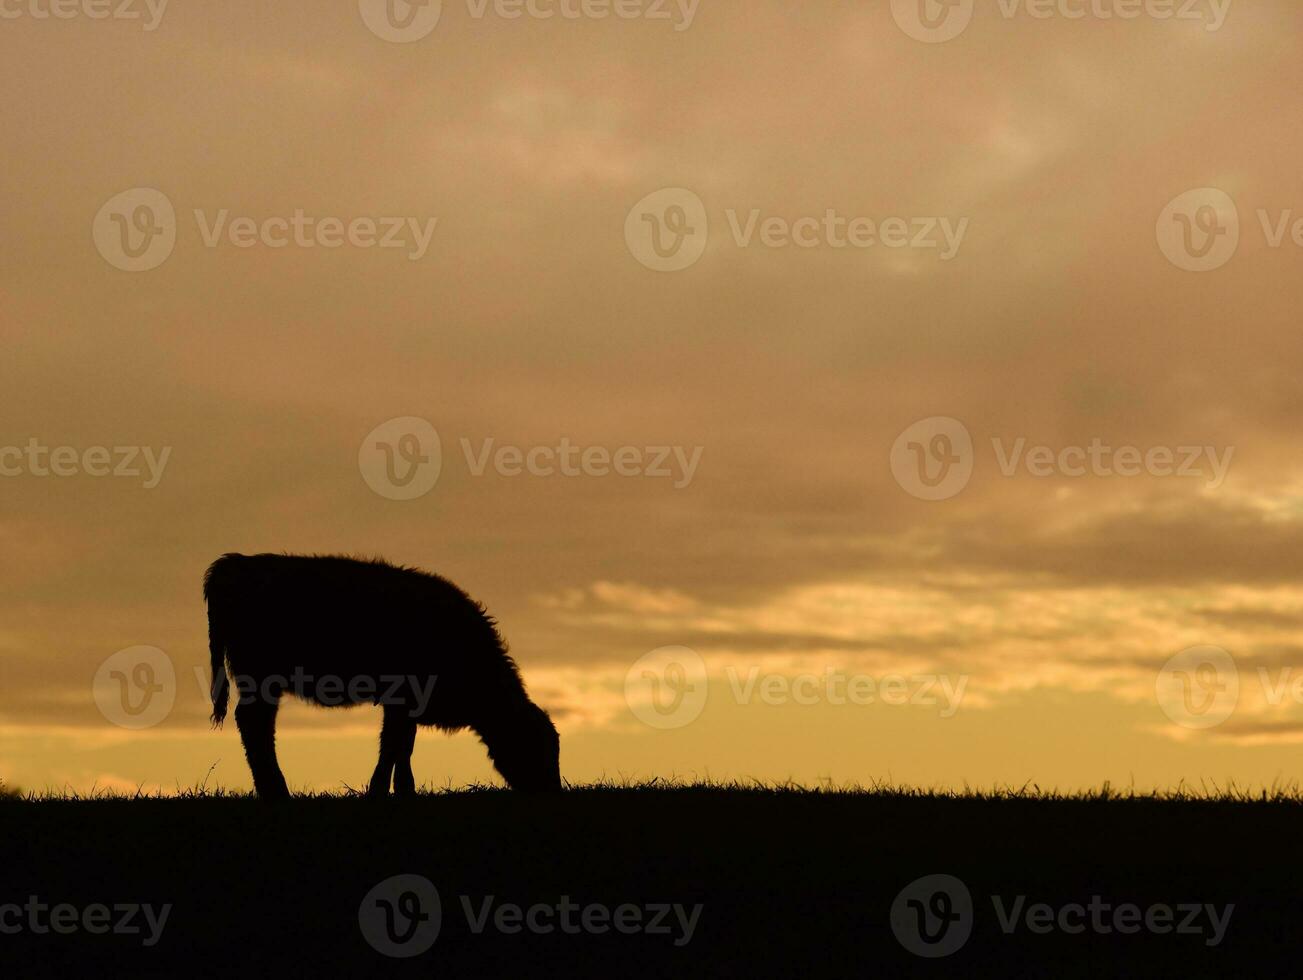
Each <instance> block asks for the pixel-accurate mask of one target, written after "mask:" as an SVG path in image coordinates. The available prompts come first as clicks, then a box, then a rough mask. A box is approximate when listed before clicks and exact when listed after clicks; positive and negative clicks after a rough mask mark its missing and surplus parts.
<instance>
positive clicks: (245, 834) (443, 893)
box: [0, 784, 1303, 977]
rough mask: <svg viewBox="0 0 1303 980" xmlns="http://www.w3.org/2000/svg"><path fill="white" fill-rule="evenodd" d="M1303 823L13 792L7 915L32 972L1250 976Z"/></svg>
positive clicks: (1238, 809)
mask: <svg viewBox="0 0 1303 980" xmlns="http://www.w3.org/2000/svg"><path fill="white" fill-rule="evenodd" d="M1300 822H1303V807H1301V806H1300V802H1299V798H1298V795H1297V793H1293V792H1290V793H1276V794H1256V795H1249V794H1235V793H1230V794H1220V795H1212V796H1205V795H1200V794H1186V793H1178V794H1175V795H1171V796H1166V797H1146V796H1136V795H1123V796H1118V795H1116V794H1113V793H1109V792H1103V793H1098V794H1092V795H1088V796H1078V797H1062V796H1056V795H1053V794H1039V793H1035V792H1030V791H1024V792H1012V793H1011V792H1005V793H996V794H986V795H978V794H974V795H944V794H941V795H936V794H927V793H910V792H898V791H884V790H880V791H872V792H820V791H807V790H798V789H787V788H766V787H753V788H747V787H741V786H715V785H694V786H674V785H662V784H650V785H643V786H634V787H627V786H626V787H619V786H599V787H586V788H580V789H574V790H571V791H569V792H567V793H565V794H563V795H560V796H555V797H528V796H523V795H520V794H514V793H510V792H506V791H499V790H488V789H483V790H471V791H462V792H436V793H428V794H422V795H421V796H419V797H418V798H416V799H414V800H410V801H399V800H394V799H390V800H382V801H375V800H367V799H365V798H361V797H357V796H351V795H346V796H337V795H336V796H332V795H319V796H301V797H298V798H296V799H294V800H292V801H290V802H289V803H285V804H280V805H266V804H263V803H260V802H259V801H257V800H255V799H251V798H248V797H243V796H238V795H231V794H224V793H216V794H213V793H207V794H205V793H191V794H183V795H182V796H180V797H179V798H136V799H125V798H113V797H108V796H105V795H97V796H94V797H92V798H72V797H66V796H65V797H49V796H46V797H42V798H34V797H31V796H28V797H26V798H23V797H12V796H11V797H7V798H4V799H0V833H2V838H0V839H3V845H0V846H2V847H3V853H2V854H0V866H2V867H3V868H4V871H3V879H2V881H3V893H2V894H0V904H3V903H14V904H17V905H19V906H23V908H21V909H20V910H19V911H18V912H17V913H15V912H14V911H12V910H9V911H6V912H0V921H2V922H3V923H4V924H5V925H6V928H7V929H12V927H13V924H14V923H15V922H19V921H20V922H21V925H22V927H21V929H20V931H17V932H11V933H10V934H6V935H3V936H0V950H2V951H3V955H4V958H5V961H6V962H7V963H8V964H11V965H18V966H19V969H18V971H17V972H15V973H11V974H10V975H14V976H20V975H22V976H25V975H34V974H46V973H62V974H64V975H66V976H84V975H99V974H102V973H105V972H108V973H112V974H141V973H144V974H151V975H152V974H167V975H201V976H210V975H217V974H218V973H225V974H227V975H232V976H241V975H248V976H261V975H264V974H266V973H268V972H270V971H273V970H285V971H288V974H287V975H294V976H308V975H312V974H313V973H318V974H319V975H322V976H336V975H341V974H351V975H371V974H375V975H421V976H426V977H429V976H450V975H453V974H454V973H455V972H457V971H463V970H465V971H472V970H473V971H475V974H476V975H487V976H493V975H498V974H506V973H507V972H508V971H510V972H512V973H519V972H522V971H528V973H529V974H530V975H535V974H537V975H547V976H551V975H556V976H566V975H571V976H573V975H585V976H588V975H592V976H607V977H610V976H633V975H637V976H642V975H654V976H750V975H755V976H799V975H817V974H830V973H831V974H836V975H843V976H847V975H853V976H875V975H879V974H882V975H887V976H898V975H940V974H943V973H948V974H959V975H965V974H972V973H988V974H989V973H998V974H1000V975H1006V976H1007V975H1027V974H1037V975H1051V974H1058V975H1063V974H1070V975H1083V974H1094V975H1137V976H1138V975H1145V976H1155V975H1160V976H1167V975H1171V976H1178V975H1226V976H1233V975H1234V976H1244V975H1250V974H1253V973H1254V972H1259V971H1266V970H1267V969H1273V972H1278V971H1279V970H1280V969H1282V968H1284V967H1287V966H1290V965H1291V964H1292V961H1293V960H1294V959H1295V958H1296V951H1297V950H1298V949H1299V947H1300V943H1301V942H1303V939H1301V938H1300V932H1299V930H1298V928H1297V919H1298V911H1297V910H1298V908H1299V899H1300V895H1301V894H1303V889H1301V888H1300V887H1299V885H1298V883H1297V876H1298V870H1297V869H1298V868H1299V866H1300V862H1299V857H1300V852H1301V851H1303V842H1301V841H1303V835H1300V834H1299V832H1298V831H1299V827H1300ZM397 875H417V876H420V877H421V878H424V879H427V880H428V882H429V883H431V884H432V885H433V886H434V888H435V889H436V890H437V893H438V905H439V910H437V911H436V910H434V909H433V903H432V902H431V901H430V900H429V898H428V894H425V893H423V892H422V890H421V889H422V888H423V887H424V886H419V887H415V886H412V885H411V881H412V879H400V880H399V881H398V882H397V883H392V884H387V885H382V882H386V881H387V879H390V878H391V877H393V876H397ZM931 875H949V876H953V878H954V879H958V881H959V882H962V886H963V888H964V889H966V891H967V893H968V895H969V896H970V898H971V903H972V914H971V916H970V917H969V918H968V920H967V922H966V923H965V922H964V921H963V920H962V913H961V911H960V910H961V906H962V899H960V898H959V896H958V894H957V893H955V892H954V886H953V883H946V884H945V888H948V889H950V891H949V892H948V893H947V895H946V896H941V895H940V894H939V892H938V888H937V886H936V885H935V883H926V882H925V883H924V884H923V885H921V886H915V890H914V891H913V892H907V893H906V895H905V896H903V897H902V899H901V901H900V902H899V903H897V914H898V925H899V926H900V928H901V929H903V930H904V934H905V935H906V937H907V940H909V941H910V942H914V944H915V945H916V946H918V948H920V949H923V950H924V951H931V952H935V951H937V949H938V948H939V946H940V945H941V944H944V943H946V942H947V941H949V942H952V943H953V942H959V941H960V940H962V936H963V935H964V934H967V935H968V938H967V940H966V941H962V943H961V944H960V945H959V948H958V949H957V950H956V951H955V952H953V953H952V954H951V955H949V956H947V957H944V958H939V959H927V958H924V957H921V956H918V955H916V954H915V953H913V952H911V951H909V950H907V949H906V946H905V945H904V944H903V943H902V940H901V939H900V938H899V937H898V934H897V932H898V930H893V927H892V909H893V902H896V899H897V896H898V895H900V894H901V892H902V890H904V889H906V888H907V886H909V885H910V883H911V882H914V881H916V880H917V879H920V878H924V877H926V876H931ZM377 886H380V887H379V890H378V891H377ZM920 888H921V889H922V890H921V891H919V889H920ZM386 889H388V890H386ZM423 895H424V897H422V896H423ZM29 896H35V901H36V902H39V903H42V904H44V905H48V906H55V905H59V904H61V903H66V904H67V905H69V906H72V907H73V908H75V910H76V912H75V913H73V912H68V911H65V912H63V913H62V914H63V915H64V917H65V927H64V929H63V933H62V934H55V933H54V932H52V931H51V932H47V933H46V934H38V933H37V932H36V931H34V928H33V926H32V922H33V919H32V916H33V914H35V915H36V916H37V919H36V922H37V924H38V925H39V924H40V921H41V920H40V915H41V913H40V911H39V908H38V909H37V911H36V912H35V913H33V911H32V909H30V908H28V907H26V904H25V903H29ZM1019 896H1025V897H1024V898H1023V899H1022V900H1021V902H1020V901H1019ZM911 898H913V899H914V904H912V905H911V904H910V899H911ZM364 899H365V900H366V901H364ZM417 899H420V901H419V903H417ZM131 903H135V904H139V905H141V906H146V905H148V906H150V907H151V909H152V910H153V914H154V920H158V919H159V918H160V914H159V913H160V911H161V909H162V907H163V906H164V905H168V904H170V905H171V909H170V911H169V912H168V913H167V917H166V920H165V921H164V922H163V924H162V927H161V930H160V929H151V926H150V919H149V918H148V917H146V916H145V915H144V913H143V912H141V913H140V914H137V915H136V916H135V917H134V920H135V922H136V925H137V926H138V927H139V928H140V931H139V932H136V933H133V932H130V931H118V932H114V931H112V929H111V928H110V931H108V932H107V933H106V934H103V935H94V934H91V933H90V932H88V931H87V928H86V921H85V910H86V909H88V908H91V907H93V906H96V905H103V906H108V907H110V913H109V917H110V919H113V918H114V916H116V915H119V914H121V913H120V912H114V911H113V910H112V909H113V907H114V906H120V905H123V904H131ZM414 903H416V904H414ZM1042 903H1044V904H1045V905H1047V906H1048V907H1049V910H1048V912H1047V911H1038V910H1037V908H1036V907H1037V906H1039V905H1040V904H1042ZM1092 903H1093V904H1092ZM1230 905H1233V906H1234V908H1233V910H1230V911H1227V909H1226V907H1227V906H1230ZM516 906H519V907H520V911H519V914H517V913H516V912H515V911H513V910H514V908H515V907H516ZM1129 906H1135V907H1136V912H1135V913H1132V912H1131V911H1130V908H1129ZM1077 907H1080V908H1081V912H1080V913H1078V911H1077ZM1196 907H1197V908H1198V909H1199V911H1198V913H1197V914H1196V913H1195V912H1193V911H1192V910H1193V909H1195V908H1196ZM1209 907H1211V909H1210V908H1209ZM360 909H361V910H362V918H367V917H368V916H369V917H370V918H369V921H370V926H369V927H368V926H364V924H363V921H362V919H360V918H359V910H360ZM531 909H532V910H533V911H532V912H531ZM925 909H926V910H930V911H931V912H934V913H936V914H938V915H945V916H947V917H949V916H952V915H960V916H961V918H960V919H959V920H955V922H951V923H946V922H943V921H942V920H941V919H937V918H931V919H927V918H925V917H924V916H923V911H922V910H925ZM418 910H419V911H418ZM1164 910H1167V911H1166V912H1165V911H1164ZM432 912H433V915H431V913H432ZM440 912H441V914H440ZM49 914H50V913H49V912H48V911H47V912H46V913H45V915H46V923H47V925H48V919H49ZM74 914H75V916H76V917H77V924H76V925H75V927H74V928H72V929H71V930H69V929H68V928H67V922H70V921H72V917H73V916H74ZM1029 915H1030V916H1031V919H1030V920H1029V918H1028V916H1029ZM1047 916H1048V918H1047ZM901 917H903V918H901ZM617 922H618V925H619V928H618V929H617V928H616V924H617ZM920 922H923V923H924V931H925V932H927V933H928V934H929V935H928V937H927V938H926V939H924V940H922V941H921V943H920V942H919V941H917V939H916V937H917V935H918V930H917V925H918V923H920ZM1047 922H1048V923H1049V929H1048V931H1043V930H1045V929H1046V923H1047ZM1137 922H1138V927H1137ZM902 923H903V924H902ZM92 924H94V925H96V926H97V927H100V924H99V923H97V922H96V923H92ZM111 924H112V923H110V925H111ZM377 924H379V925H377ZM436 925H437V936H436V935H434V934H432V931H431V930H433V929H434V928H435V926H436ZM911 925H912V926H913V928H914V932H913V934H912V936H911V933H910V929H911ZM381 926H383V927H384V928H386V929H388V930H389V931H388V933H387V936H388V937H389V939H390V940H391V941H393V942H398V941H399V940H405V941H407V942H408V943H409V945H408V946H406V947H402V948H404V949H406V950H408V951H410V950H411V948H412V945H416V946H422V947H428V948H424V951H422V952H419V954H417V955H414V956H411V957H410V958H391V957H389V956H387V955H385V954H384V953H382V952H380V951H378V950H377V949H376V948H374V947H373V945H372V944H371V943H369V942H368V939H367V938H366V935H365V934H364V929H365V928H370V929H371V930H372V932H371V934H372V935H375V934H376V933H375V930H376V929H377V928H380V927H381ZM1061 926H1062V928H1061ZM129 927H130V923H128V924H127V928H128V929H129ZM1079 927H1080V931H1078V928H1079ZM970 928H971V933H970V932H969V929H970ZM1133 928H1134V929H1135V931H1131V930H1132V929H1133ZM952 929H953V930H958V931H957V932H951V931H950V930H952ZM477 930H478V931H477ZM1007 930H1012V931H1007ZM1038 930H1042V931H1038ZM151 935H156V936H157V941H156V942H155V943H154V944H153V945H146V942H147V940H149V939H150V938H151ZM430 939H432V940H433V941H432V943H431V942H426V941H425V940H430ZM929 939H930V940H931V942H929V941H928V940H929ZM380 942H381V944H382V945H383V944H384V942H385V940H384V939H381V940H380ZM399 945H400V946H401V944H399ZM393 948H398V947H393ZM74 971H75V972H74Z"/></svg>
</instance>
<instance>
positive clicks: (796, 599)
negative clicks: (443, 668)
mask: <svg viewBox="0 0 1303 980" xmlns="http://www.w3.org/2000/svg"><path fill="white" fill-rule="evenodd" d="M919 3H922V4H923V6H922V7H920V6H919V5H918V4H919ZM56 7H57V9H58V13H59V14H60V15H59V16H55V15H54V13H55V8H56ZM603 12H608V14H609V15H608V16H604V17H603V16H599V15H600V14H601V13H603ZM513 13H518V14H519V16H509V15H511V14H513ZM548 13H551V14H552V16H550V17H548V16H545V15H547V14H548ZM617 14H618V15H617ZM102 15H103V16H102ZM132 15H136V16H132ZM436 15H437V17H436ZM1301 27H1303V10H1300V9H1299V7H1298V5H1297V4H1295V3H1292V2H1287V0H1256V2H1254V3H1247V2H1243V0H1232V2H1230V3H1226V2H1225V0H1218V2H1216V3H1214V2H1213V0H1201V2H1200V0H1196V2H1187V0H1182V3H1181V4H1172V3H1164V2H1162V0H1150V2H1146V3H1136V2H1133V0H1090V2H1089V3H1087V2H1082V0H1059V2H1051V3H1046V2H1044V0H1039V2H1032V3H1026V2H1023V3H1017V2H1014V0H990V2H986V0H976V3H975V4H974V3H971V2H965V0H958V2H957V3H955V4H951V5H942V4H940V3H938V2H937V0H912V2H906V0H895V2H891V3H888V2H886V0H881V2H871V0H870V2H864V3H854V4H845V3H833V2H813V3H803V4H795V3H780V2H770V0H748V2H745V3H743V2H739V0H733V2H723V0H716V2H711V0H700V3H698V4H692V3H689V2H684V3H677V2H670V3H661V2H660V0H645V2H640V0H618V2H613V3H610V4H602V3H598V2H592V3H589V4H588V5H587V6H585V5H583V4H581V3H579V2H578V0H564V2H563V0H555V2H551V3H550V2H548V0H534V2H533V3H531V4H530V5H528V6H525V5H515V4H512V3H510V2H508V3H495V2H489V3H487V4H486V3H482V2H481V0H443V2H442V3H441V4H440V3H433V4H426V5H424V6H414V7H409V6H408V5H407V4H406V3H403V2H401V0H390V2H389V3H388V5H386V3H384V2H379V0H376V2H373V0H360V2H356V3H349V2H341V3H336V4H320V3H309V2H306V0H287V2H282V3H277V4H273V5H267V4H258V3H253V2H251V0H230V2H227V3H223V4H201V3H197V2H194V0H171V2H169V3H160V2H159V0H155V2H154V3H153V5H152V6H149V5H146V4H145V2H144V0H132V2H131V3H129V4H127V5H126V6H119V5H118V4H117V3H115V4H113V5H105V4H102V3H97V2H96V0H58V2H57V3H56V2H55V0H0V85H2V86H3V89H4V91H5V93H6V98H5V99H4V100H0V127H2V128H3V132H4V133H5V135H6V137H7V138H6V140H5V144H6V149H5V154H4V160H5V166H4V167H3V168H0V213H2V214H3V219H2V220H0V336H2V337H3V351H4V356H3V358H0V390H2V391H3V406H4V411H3V413H0V680H3V688H2V689H3V690H4V691H5V692H6V696H5V697H4V699H3V700H0V733H2V735H3V737H2V738H0V778H2V779H3V780H4V781H5V783H6V784H8V785H18V786H22V787H25V788H35V789H40V788H44V787H55V788H57V787H72V788H75V789H79V790H85V789H88V788H90V787H92V786H98V787H105V788H115V789H127V788H134V787H144V788H145V789H147V790H155V789H161V790H163V791H165V792H167V791H172V790H175V789H176V788H177V787H178V786H182V787H185V786H193V785H196V784H198V783H201V782H204V781H206V782H207V785H209V786H213V785H222V786H227V787H232V788H247V787H248V786H249V785H250V780H249V774H248V770H247V767H246V766H245V763H244V760H243V758H242V754H241V751H240V745H239V740H238V735H237V732H236V730H235V726H234V725H233V724H228V725H227V726H226V727H225V728H224V729H222V730H220V731H213V730H211V729H210V727H209V725H208V723H207V713H208V710H209V706H208V704H207V693H206V685H207V680H206V671H207V662H208V651H207V637H206V618H205V610H204V605H203V601H202V597H201V594H200V585H201V580H202V576H203V572H204V569H205V568H206V567H207V565H208V564H209V563H210V562H211V561H212V560H213V559H214V558H216V557H217V556H219V555H221V554H223V553H225V552H232V551H235V552H244V553H257V552H265V551H270V552H281V551H283V552H295V553H343V554H355V555H367V556H371V555H376V556H383V557H385V558H387V559H389V560H392V561H394V562H399V563H403V564H410V565H416V566H419V567H422V568H426V569H430V570H432V571H436V572H438V573H440V574H442V575H444V576H446V577H448V578H450V579H452V580H453V581H455V582H456V583H458V584H459V585H461V586H462V587H463V588H464V589H466V590H467V591H468V592H469V593H470V594H472V595H473V596H475V597H476V598H477V599H479V600H480V601H482V602H483V603H485V605H486V606H487V607H488V608H489V610H490V611H491V612H492V613H493V614H494V615H495V616H496V617H497V618H498V620H499V622H500V624H501V628H502V631H503V633H504V635H505V636H506V637H507V639H508V641H509V642H510V644H511V649H512V652H513V655H514V656H515V657H516V659H517V661H518V663H519V664H520V667H521V670H522V672H523V676H524V678H525V681H526V683H527V684H528V686H529V690H530V692H531V694H532V696H533V697H534V698H535V700H537V701H538V702H539V703H540V704H542V705H543V706H544V707H546V708H548V710H549V711H551V712H552V714H553V717H554V718H555V720H556V721H557V724H558V727H559V728H560V730H561V734H562V771H563V774H564V775H565V776H566V777H567V778H568V779H570V780H572V781H576V782H579V781H588V780H592V779H597V778H602V777H606V778H612V779H620V778H626V777H627V778H642V777H650V776H664V777H670V776H678V777H683V778H694V777H703V778H704V777H710V778H732V779H748V780H750V779H755V780H766V781H776V780H789V779H790V780H795V781H798V782H802V783H805V784H809V785H819V784H834V785H844V784H851V783H860V784H871V783H875V782H884V781H885V782H892V783H903V784H907V785H914V786H925V787H949V788H962V787H964V786H986V787H989V786H993V785H1013V786H1021V785H1024V784H1034V785H1038V786H1040V787H1042V788H1050V787H1058V788H1062V789H1076V788H1083V787H1088V786H1098V785H1100V784H1102V783H1104V782H1106V781H1107V782H1110V783H1112V784H1113V785H1114V786H1127V785H1134V786H1136V787H1138V788H1142V789H1144V788H1151V787H1172V786H1176V785H1179V784H1181V783H1185V784H1186V785H1200V784H1208V783H1210V782H1211V783H1215V784H1216V785H1219V786H1220V785H1225V784H1226V783H1227V782H1230V781H1234V782H1235V783H1237V784H1239V785H1252V786H1257V785H1271V784H1273V783H1292V782H1294V781H1296V780H1298V778H1299V777H1300V775H1301V774H1303V681H1301V682H1300V683H1298V684H1296V683H1295V681H1299V680H1300V678H1303V588H1301V586H1303V557H1301V556H1303V463H1301V462H1300V459H1303V457H1301V456H1300V450H1301V449H1303V437H1301V436H1300V434H1299V431H1298V425H1297V422H1298V420H1299V418H1300V416H1301V414H1303V394H1300V392H1301V391H1303V389H1301V388H1300V386H1299V384H1298V382H1297V373H1298V369H1299V367H1300V365H1301V364H1303V341H1301V340H1300V334H1299V329H1298V311H1299V307H1300V303H1301V302H1303V276H1300V275H1299V271H1300V269H1303V224H1299V222H1301V221H1303V168H1300V166H1299V160H1300V154H1301V152H1303V139H1301V138H1300V135H1299V131H1298V127H1297V119H1298V110H1299V108H1300V105H1299V100H1300V95H1299V93H1300V92H1303V61H1300V59H1299V57H1298V53H1299V47H1298V38H1299V37H1300V28H1301ZM359 655H360V656H362V655H363V654H361V653H360V654H359ZM196 672H197V673H196ZM132 684H139V685H140V686H139V690H136V691H134V693H133V690H132V689H131V687H130V685H132ZM142 705H144V706H145V708H144V709H141V710H137V709H140V708H141V706H142ZM133 712H134V713H133ZM378 724H379V718H378V711H376V709H374V708H371V707H361V708H357V709H354V710H350V711H345V710H334V711H324V710H321V709H314V708H311V707H308V706H306V705H303V704H300V703H290V704H288V705H287V706H286V707H285V708H283V709H282V712H281V718H280V725H279V732H280V738H279V741H278V746H279V752H280V757H281V762H282V766H283V768H284V769H285V772H286V775H287V778H288V779H289V782H290V784H291V786H292V787H295V788H314V789H323V790H324V789H338V788H340V787H342V786H345V785H348V786H359V785H361V784H363V783H364V782H365V780H366V779H367V777H368V776H369V773H370V769H371V767H372V766H373V764H374V753H375V735H376V732H377V731H378ZM414 768H415V772H416V776H417V779H418V781H419V782H423V783H429V784H433V785H440V786H442V785H462V784H466V783H470V782H476V781H489V780H493V779H496V776H495V775H494V774H493V772H492V770H491V768H490V765H489V763H488V761H487V760H486V759H485V757H484V753H483V749H482V747H481V746H480V745H479V744H478V743H477V742H476V740H475V739H474V738H473V737H471V736H469V735H465V734H463V735H459V736H453V737H449V736H445V735H443V734H440V733H437V732H433V731H425V732H423V733H422V734H421V736H420V737H419V738H418V740H417V748H416V755H415V757H414Z"/></svg>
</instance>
